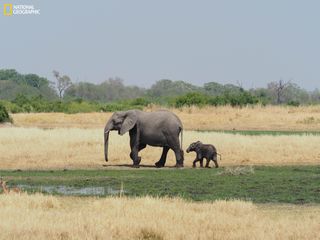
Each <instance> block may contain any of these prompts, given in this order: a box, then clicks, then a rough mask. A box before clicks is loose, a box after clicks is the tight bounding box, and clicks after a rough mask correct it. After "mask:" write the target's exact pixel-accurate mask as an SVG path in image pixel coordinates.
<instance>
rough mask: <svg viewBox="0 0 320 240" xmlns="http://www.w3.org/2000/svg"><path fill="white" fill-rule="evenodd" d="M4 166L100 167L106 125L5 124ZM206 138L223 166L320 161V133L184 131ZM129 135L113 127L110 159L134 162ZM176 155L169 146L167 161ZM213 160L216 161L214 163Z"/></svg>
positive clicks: (188, 160)
mask: <svg viewBox="0 0 320 240" xmlns="http://www.w3.org/2000/svg"><path fill="white" fill-rule="evenodd" d="M0 136H1V138H0V168H1V169H48V168H88V167H91V168H99V167H102V165H103V164H105V163H106V162H105V161H104V156H103V129H77V128H66V129H63V128H59V129H47V130H44V129H38V128H17V127H12V128H0ZM195 140H201V141H202V142H204V143H212V144H214V145H215V146H216V147H217V149H218V152H219V153H221V154H222V161H221V162H220V165H221V166H232V165H259V164H260V165H265V164H267V165H288V164H319V163H320V148H319V146H320V137H318V136H312V135H304V136H269V135H268V136H243V135H230V134H223V133H212V132H211V133H210V132H195V131H185V132H184V140H183V143H184V149H186V147H187V146H188V144H189V143H191V142H194V141H195ZM161 151H162V149H161V148H155V147H147V148H146V149H145V150H143V151H141V156H142V162H141V163H142V164H151V165H153V164H154V163H155V162H156V161H157V160H159V158H160V155H161ZM129 153H130V148H129V136H128V134H126V135H124V136H119V135H118V134H117V133H116V132H111V135H110V147H109V159H110V160H109V162H108V164H109V165H117V164H131V163H132V161H131V159H130V158H129ZM194 157H195V153H189V154H187V153H185V166H188V167H191V165H192V161H193V160H194ZM174 164H175V159H174V154H173V152H172V151H169V155H168V162H167V165H169V166H170V165H174ZM211 164H212V163H211Z"/></svg>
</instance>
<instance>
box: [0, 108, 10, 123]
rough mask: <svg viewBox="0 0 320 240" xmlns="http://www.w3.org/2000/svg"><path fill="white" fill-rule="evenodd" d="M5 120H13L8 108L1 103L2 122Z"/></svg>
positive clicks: (0, 116)
mask: <svg viewBox="0 0 320 240" xmlns="http://www.w3.org/2000/svg"><path fill="white" fill-rule="evenodd" d="M3 122H12V120H11V118H10V116H9V113H8V111H7V109H6V108H5V107H4V106H3V105H2V104H0V123H3Z"/></svg>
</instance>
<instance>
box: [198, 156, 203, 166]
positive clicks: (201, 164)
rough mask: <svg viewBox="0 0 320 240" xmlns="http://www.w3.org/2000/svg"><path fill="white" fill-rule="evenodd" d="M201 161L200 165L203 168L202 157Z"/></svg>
mask: <svg viewBox="0 0 320 240" xmlns="http://www.w3.org/2000/svg"><path fill="white" fill-rule="evenodd" d="M199 161H200V167H202V168H203V158H201V159H200V160H199Z"/></svg>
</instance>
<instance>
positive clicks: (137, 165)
mask: <svg viewBox="0 0 320 240" xmlns="http://www.w3.org/2000/svg"><path fill="white" fill-rule="evenodd" d="M132 167H133V168H140V165H139V164H133V165H132Z"/></svg>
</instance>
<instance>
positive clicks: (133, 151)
mask: <svg viewBox="0 0 320 240" xmlns="http://www.w3.org/2000/svg"><path fill="white" fill-rule="evenodd" d="M130 148H131V152H130V158H131V159H132V161H133V167H136V168H137V167H139V164H140V161H141V157H139V156H138V152H139V145H138V144H137V141H136V138H135V137H132V136H130Z"/></svg>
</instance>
